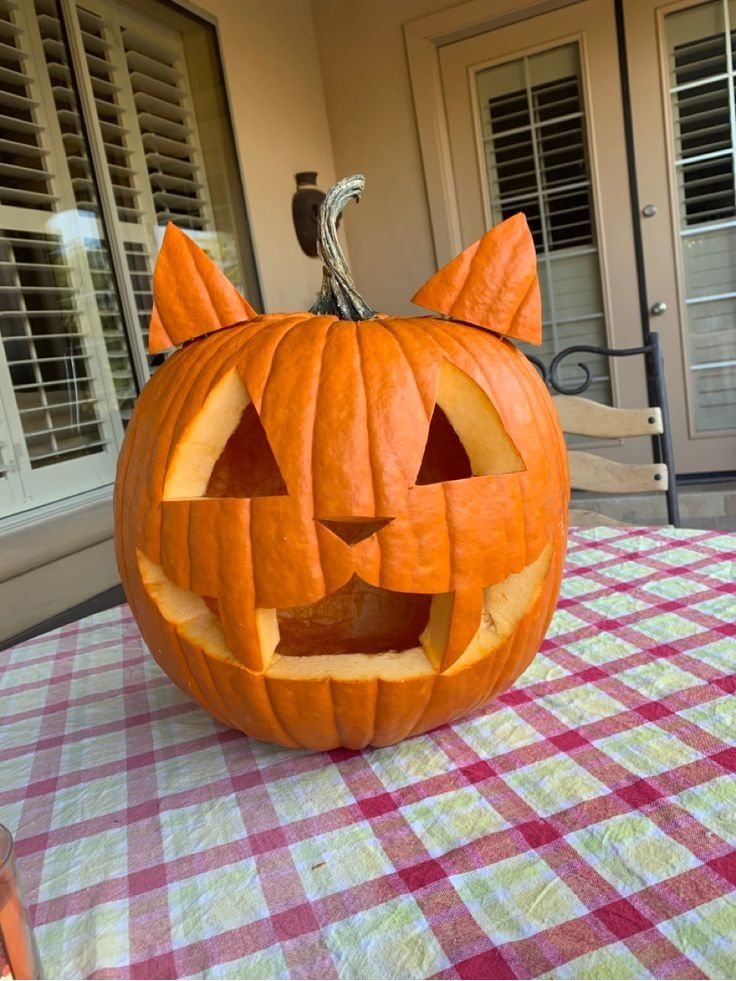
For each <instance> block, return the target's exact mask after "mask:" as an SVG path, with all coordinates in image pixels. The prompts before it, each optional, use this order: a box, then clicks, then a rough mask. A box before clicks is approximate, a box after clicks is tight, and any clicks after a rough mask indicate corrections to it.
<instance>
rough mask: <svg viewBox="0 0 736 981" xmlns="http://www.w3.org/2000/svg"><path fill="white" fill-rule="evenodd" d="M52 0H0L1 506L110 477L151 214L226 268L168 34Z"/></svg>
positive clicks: (42, 499) (131, 18)
mask: <svg viewBox="0 0 736 981" xmlns="http://www.w3.org/2000/svg"><path fill="white" fill-rule="evenodd" d="M68 9H70V10H72V11H73V12H74V13H75V16H76V21H75V22H74V23H71V24H70V23H69V22H68V21H67V22H66V23H65V27H63V25H62V14H61V12H60V9H59V3H58V0H23V2H21V0H18V2H15V0H0V330H1V333H2V350H1V356H0V403H1V408H2V417H1V418H0V516H2V515H3V514H9V513H13V512H16V511H19V510H23V509H25V508H30V507H34V506H36V505H38V504H42V503H46V502H49V501H54V500H58V499H59V498H61V497H64V496H68V495H71V494H75V493H79V492H82V491H84V490H90V489H92V488H95V487H100V486H102V485H104V484H109V483H111V482H112V480H113V478H114V468H115V461H116V457H117V452H118V450H119V446H120V443H121V439H122V434H123V430H124V426H125V424H126V423H127V421H128V419H129V418H130V414H131V412H132V409H133V405H134V402H135V398H136V396H137V392H138V389H139V387H140V385H141V384H143V383H144V382H145V380H146V377H147V375H148V368H149V361H148V359H147V357H146V354H145V349H146V345H147V334H148V324H149V320H150V315H151V308H152V305H153V296H152V270H153V265H154V262H155V257H156V253H157V251H158V248H159V247H160V243H161V240H162V238H163V232H164V228H165V226H166V224H167V223H168V222H169V221H174V222H176V224H178V225H179V226H181V227H182V228H185V229H187V231H188V233H189V234H191V235H193V236H194V237H195V238H196V240H197V241H198V242H199V244H200V245H201V246H202V247H203V248H205V249H206V250H207V251H208V252H209V253H210V254H211V255H212V257H213V258H214V259H215V260H216V261H219V262H223V264H224V265H225V266H226V269H227V272H228V273H229V274H231V275H232V274H233V272H234V273H235V276H234V277H233V278H235V279H236V281H237V280H238V279H240V277H241V274H242V271H241V268H240V265H239V259H238V258H237V251H238V250H237V248H236V247H235V246H234V242H235V239H234V235H233V232H232V231H230V232H228V231H227V230H224V229H222V228H219V229H218V228H217V227H216V223H215V221H214V218H213V209H212V206H211V199H210V195H209V189H208V185H207V177H206V172H205V164H204V159H203V154H202V150H201V147H200V142H199V133H198V122H197V117H196V112H195V107H194V100H193V98H192V92H191V86H190V83H189V79H188V75H187V66H186V58H185V52H184V47H183V42H182V35H181V34H180V33H179V32H178V31H177V30H174V29H173V28H171V27H169V26H167V25H164V24H161V23H159V22H157V21H154V20H152V19H151V18H150V17H148V16H146V15H145V14H141V13H139V12H137V11H133V10H131V9H130V8H128V7H126V6H125V5H124V4H123V3H116V2H107V0H82V2H79V3H77V4H76V7H72V6H71V5H69V7H68ZM71 19H72V17H71V16H70V17H69V20H71ZM72 51H74V54H73V55H72V53H71V52H72ZM77 93H79V95H78V94H77ZM78 99H81V100H82V105H81V106H80V104H79V102H78ZM82 110H84V111H82ZM213 132H214V130H213ZM211 138H212V137H211ZM220 141H221V137H219V136H216V137H215V146H216V147H219V145H220ZM228 220H231V219H228ZM234 266H235V267H237V268H234ZM160 360H161V357H160V356H159V357H158V358H157V359H154V361H155V362H158V361H160Z"/></svg>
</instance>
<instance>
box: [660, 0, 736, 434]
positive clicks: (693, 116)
mask: <svg viewBox="0 0 736 981" xmlns="http://www.w3.org/2000/svg"><path fill="white" fill-rule="evenodd" d="M665 29H666V40H667V48H668V56H669V88H670V100H671V112H672V134H673V139H674V146H673V150H674V161H675V168H676V176H677V195H678V206H679V207H678V212H679V214H678V217H679V225H680V229H679V231H680V242H681V249H682V253H681V255H682V266H683V271H684V287H685V305H686V308H687V340H688V350H689V361H690V363H689V383H690V386H691V392H692V397H693V407H694V417H695V427H696V429H697V430H698V431H699V432H717V431H723V430H733V429H736V332H735V331H734V329H733V324H734V317H736V262H735V261H734V257H735V256H736V199H735V197H734V178H735V177H736V168H735V167H734V155H736V119H735V115H734V114H735V109H734V94H733V93H734V79H735V77H736V76H735V73H734V41H735V40H736V4H734V3H726V2H724V0H714V2H711V3H704V4H699V5H698V6H696V7H691V8H689V9H687V10H683V11H678V12H677V13H673V14H669V15H668V16H667V17H666V18H665Z"/></svg>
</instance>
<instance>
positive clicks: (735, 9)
mask: <svg viewBox="0 0 736 981" xmlns="http://www.w3.org/2000/svg"><path fill="white" fill-rule="evenodd" d="M624 8H625V15H626V37H627V49H628V60H629V70H630V83H631V102H632V111H633V116H634V126H635V153H636V164H637V173H638V178H639V196H640V200H641V206H642V214H641V215H640V216H639V219H638V220H639V221H640V222H641V228H642V233H643V239H644V253H645V254H644V263H645V276H646V283H647V294H648V295H647V297H646V303H647V307H648V308H649V309H650V311H652V313H651V320H650V326H651V328H652V329H655V330H657V331H658V332H659V333H660V335H661V338H662V345H663V351H664V357H665V366H666V375H667V378H666V380H667V390H668V394H669V403H670V411H671V416H672V420H671V421H672V428H673V439H674V444H675V457H676V464H677V469H678V472H680V473H702V472H717V471H720V470H732V469H734V468H736V317H735V316H734V314H736V195H735V192H734V173H735V170H734V159H735V154H736V139H734V126H735V119H736V117H735V116H734V69H733V59H734V55H733V39H734V36H736V35H735V34H734V27H736V0H731V2H730V3H729V2H728V0H708V2H705V3H703V2H700V3H694V2H692V0H688V2H679V3H675V4H672V3H669V4H665V3H663V2H662V0H624ZM727 38H728V39H730V40H729V43H726V39H727ZM440 67H441V76H442V87H443V94H444V98H445V108H446V113H447V123H448V128H449V132H450V146H451V153H452V163H453V171H454V177H455V191H456V195H457V202H458V211H459V215H460V224H461V229H462V234H463V239H464V241H465V244H469V243H470V242H472V241H474V240H475V239H477V238H478V237H479V236H480V235H482V234H483V232H484V231H485V230H486V229H487V228H489V227H490V226H491V225H493V224H495V223H496V222H498V221H500V220H501V219H502V218H504V217H507V216H508V215H509V214H513V213H514V212H515V211H524V212H525V213H526V215H527V218H528V219H529V222H530V225H531V228H532V233H533V235H534V239H535V244H536V247H537V255H538V260H539V275H540V283H541V287H542V311H543V336H544V343H543V347H542V351H541V355H542V358H543V360H545V361H546V362H549V360H550V359H551V357H552V356H553V355H554V354H555V353H556V352H557V351H559V350H561V349H562V348H564V347H567V346H570V345H573V344H594V345H606V344H608V345H610V346H613V347H636V346H639V345H641V343H642V331H641V317H640V311H639V282H638V277H637V274H636V267H635V259H634V255H635V253H634V237H633V227H632V224H631V208H630V188H629V178H628V169H627V162H626V140H625V135H624V125H623V106H622V96H621V82H620V75H619V65H618V44H617V33H616V24H615V19H614V4H613V0H584V2H580V3H574V4H571V5H567V6H565V7H564V8H561V9H559V10H555V11H552V12H550V13H546V14H542V15H539V16H536V17H532V18H529V19H527V20H523V21H520V22H518V23H515V24H512V25H510V26H508V27H502V28H500V29H497V30H492V31H488V32H486V33H483V34H478V35H476V36H474V37H471V38H469V39H466V40H462V41H459V42H456V43H453V44H448V45H446V46H444V47H443V48H441V49H440ZM534 353H539V352H534ZM571 360H572V361H573V362H577V361H578V360H583V361H585V360H586V359H585V358H574V359H571ZM587 363H588V366H589V368H590V370H591V373H592V375H593V378H594V384H593V386H592V388H591V389H590V390H589V391H588V392H587V393H586V394H588V395H589V396H590V397H592V398H596V399H599V400H600V401H605V402H611V403H612V404H614V405H619V406H636V405H644V404H646V401H647V392H646V386H645V382H644V376H643V371H642V370H641V368H640V367H638V366H637V367H634V366H633V365H632V363H631V362H628V361H627V362H625V363H615V362H609V361H608V360H607V359H606V358H604V357H590V358H588V359H587ZM580 377H581V376H580V373H579V369H576V367H575V364H574V363H573V364H572V365H570V366H569V367H568V368H567V369H566V372H565V373H564V374H563V380H566V381H571V382H572V381H575V380H578V379H580ZM643 442H644V441H642V444H643ZM649 452H650V451H649V447H648V446H644V445H642V446H640V447H636V446H634V447H632V446H631V443H630V442H629V444H628V445H624V446H612V447H611V448H610V449H609V450H608V451H607V455H609V456H611V457H612V458H614V459H619V460H627V461H632V462H633V461H634V460H636V459H643V458H648V455H649ZM637 454H638V455H637Z"/></svg>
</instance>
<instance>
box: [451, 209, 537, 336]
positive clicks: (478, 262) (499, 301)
mask: <svg viewBox="0 0 736 981" xmlns="http://www.w3.org/2000/svg"><path fill="white" fill-rule="evenodd" d="M509 220H510V219H509ZM482 242H483V239H481V240H480V243H481V244H480V245H479V247H478V249H477V251H476V252H475V254H474V255H473V257H472V258H471V260H470V270H471V272H475V273H477V274H478V276H479V277H480V278H482V273H481V272H480V270H482V269H484V268H485V267H486V266H487V265H488V256H487V250H484V249H483V245H482ZM498 251H499V249H498V246H497V245H496V246H495V247H494V253H497V252H498ZM504 253H505V254H504V255H503V267H504V271H505V270H507V269H515V268H516V267H517V265H518V264H519V259H520V258H521V257H522V256H523V255H524V254H525V253H526V243H525V242H524V241H523V239H522V237H521V235H519V234H516V235H515V236H514V238H513V239H512V240H511V242H509V243H508V244H507V245H505V249H504ZM501 271H502V270H501V269H498V273H499V274H500V273H501ZM535 278H536V272H535V270H534V269H531V270H529V271H527V272H526V274H525V275H524V276H523V277H520V280H521V282H520V285H522V287H523V286H524V283H525V281H527V280H528V281H533V280H534V279H535ZM509 285H510V284H509V283H508V281H507V277H506V276H504V278H503V279H502V281H501V283H500V284H499V283H495V284H494V286H495V295H496V306H497V308H498V309H497V313H496V315H497V316H498V319H499V320H504V323H503V324H502V325H501V326H499V328H498V330H499V332H500V333H501V334H508V333H509V328H510V326H511V324H512V323H513V321H514V317H515V316H516V313H517V312H518V309H519V306H520V304H519V300H518V285H517V286H516V289H515V290H514V293H513V298H510V297H506V298H504V292H506V293H508V288H507V289H506V290H504V286H506V287H508V286H509ZM527 288H528V287H527ZM473 291H474V290H473V288H472V287H471V286H470V284H469V283H468V282H467V281H465V282H463V284H462V287H461V289H460V292H459V294H458V297H457V298H456V302H455V304H454V308H456V307H457V306H458V305H459V301H462V300H467V298H468V295H469V294H470V295H471V296H472V293H473ZM524 295H526V289H525V290H524ZM462 306H463V309H464V307H465V303H464V302H463V303H462ZM509 308H511V309H509ZM501 315H503V316H501ZM478 326H483V325H478ZM487 326H488V327H489V328H490V329H493V328H492V327H491V325H490V324H488V325H487Z"/></svg>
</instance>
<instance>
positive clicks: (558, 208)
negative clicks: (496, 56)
mask: <svg viewBox="0 0 736 981" xmlns="http://www.w3.org/2000/svg"><path fill="white" fill-rule="evenodd" d="M476 79H477V91H478V104H479V110H480V131H481V138H482V154H483V157H484V163H485V168H484V169H485V178H486V190H487V193H488V198H489V202H490V208H491V213H492V215H493V221H494V222H495V221H500V220H501V219H502V218H508V217H509V216H510V215H512V214H515V213H516V212H517V211H523V212H524V213H525V214H526V216H527V220H528V221H529V225H530V227H531V230H532V235H533V236H534V244H535V245H536V248H537V257H538V260H539V283H540V287H541V291H542V319H543V325H544V331H543V338H544V340H543V345H542V348H541V350H539V351H538V350H537V349H534V350H532V349H531V348H530V349H529V350H530V352H531V353H534V354H536V355H538V356H540V357H541V358H542V359H543V360H544V361H546V362H547V363H549V361H550V360H551V359H552V358H553V357H554V355H555V354H556V353H557V352H558V351H561V350H562V349H563V348H565V347H569V346H570V345H572V344H595V345H603V346H605V344H606V324H605V314H604V310H603V297H602V291H601V276H600V268H599V259H598V245H597V237H596V228H595V216H594V209H593V200H592V193H591V183H590V165H589V151H588V135H587V127H586V118H585V103H584V98H583V85H582V73H581V66H580V55H579V50H578V45H577V43H572V44H564V45H559V46H557V47H553V48H550V49H548V50H547V51H542V52H539V53H537V54H532V55H527V56H524V57H521V58H517V59H515V60H513V61H508V62H505V63H504V64H500V65H495V66H493V67H491V68H486V69H484V70H482V71H480V72H478V74H477V76H476ZM522 346H523V345H522ZM579 360H580V361H584V362H586V363H587V364H588V366H589V368H590V370H591V372H592V375H593V385H592V386H591V388H590V390H589V391H588V392H586V395H587V396H588V397H590V398H595V399H598V400H600V401H603V402H610V400H611V385H610V377H609V369H608V359H607V358H606V357H605V356H602V355H583V356H581V357H580V358H579ZM561 374H562V378H563V379H564V378H565V377H566V375H567V374H569V375H570V376H571V379H572V380H574V381H579V379H580V373H579V369H577V368H576V367H575V365H574V364H573V365H570V366H569V367H568V366H563V367H562V372H561Z"/></svg>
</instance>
